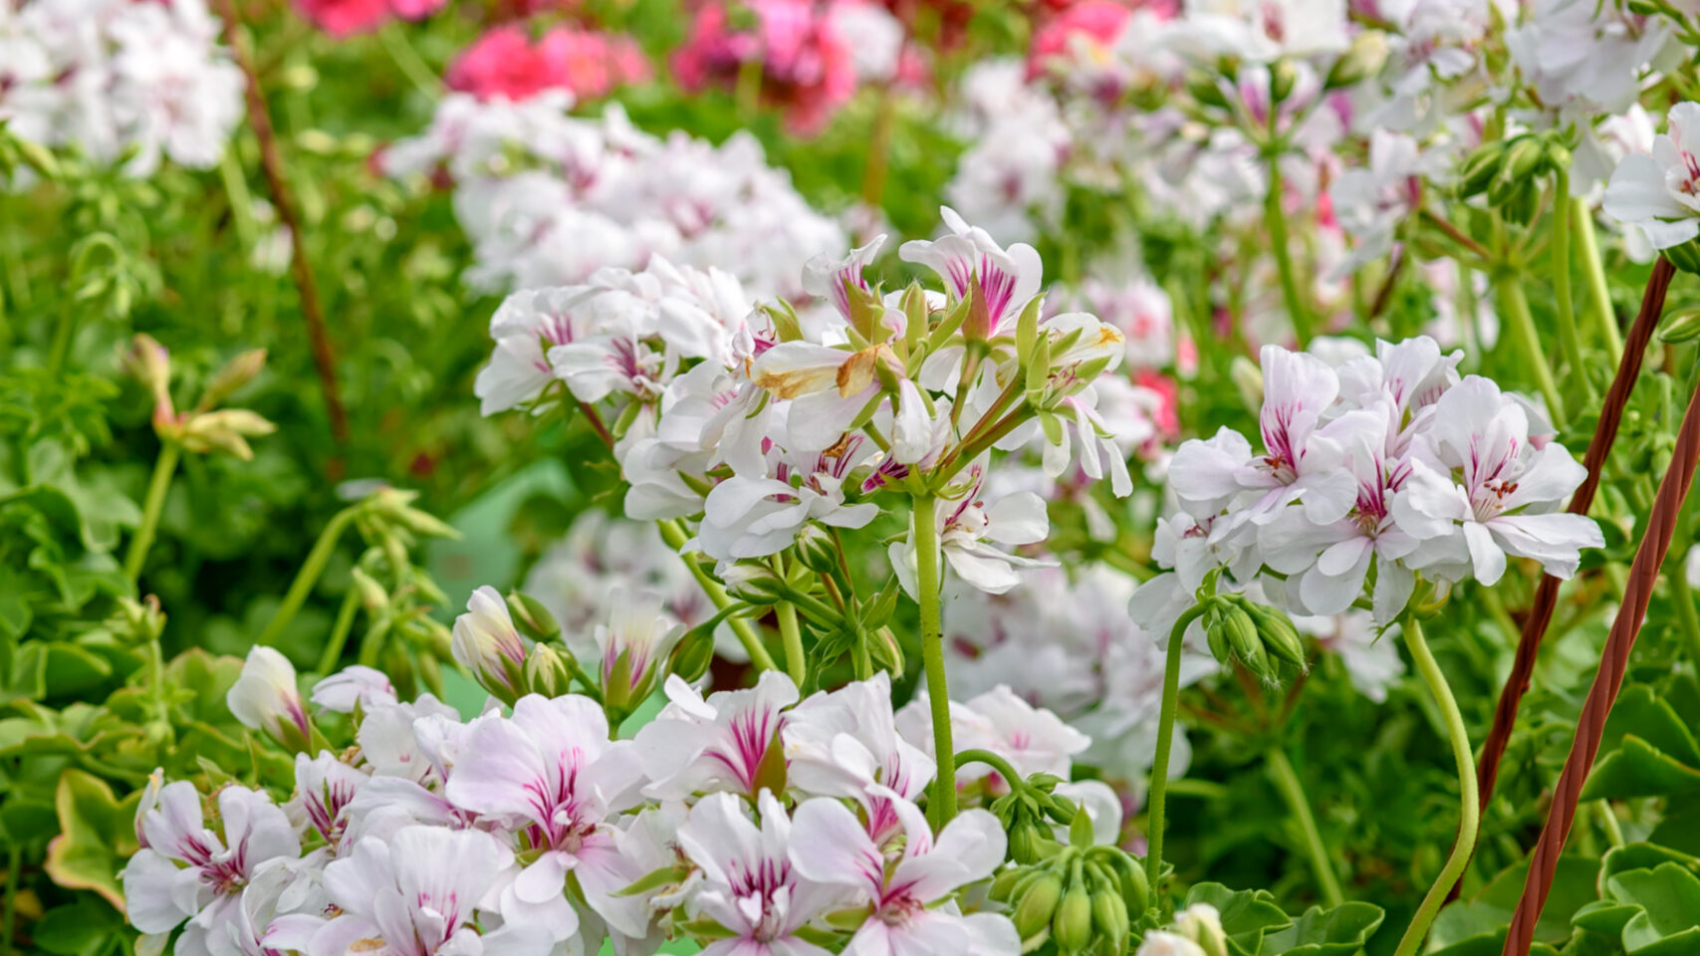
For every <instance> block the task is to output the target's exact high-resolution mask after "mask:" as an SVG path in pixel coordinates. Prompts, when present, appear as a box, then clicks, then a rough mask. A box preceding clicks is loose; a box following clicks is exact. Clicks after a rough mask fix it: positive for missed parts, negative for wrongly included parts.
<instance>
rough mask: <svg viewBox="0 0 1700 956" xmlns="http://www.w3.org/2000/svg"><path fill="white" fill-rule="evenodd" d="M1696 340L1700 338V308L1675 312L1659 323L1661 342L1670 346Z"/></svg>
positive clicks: (1692, 307) (1695, 307)
mask: <svg viewBox="0 0 1700 956" xmlns="http://www.w3.org/2000/svg"><path fill="white" fill-rule="evenodd" d="M1696 338H1700V306H1691V307H1689V308H1686V309H1682V310H1679V311H1677V312H1673V313H1671V314H1670V315H1669V316H1666V317H1665V319H1664V320H1663V321H1662V322H1660V323H1659V341H1661V342H1664V343H1666V344H1668V345H1675V344H1677V343H1679V342H1689V341H1693V340H1694V339H1696Z"/></svg>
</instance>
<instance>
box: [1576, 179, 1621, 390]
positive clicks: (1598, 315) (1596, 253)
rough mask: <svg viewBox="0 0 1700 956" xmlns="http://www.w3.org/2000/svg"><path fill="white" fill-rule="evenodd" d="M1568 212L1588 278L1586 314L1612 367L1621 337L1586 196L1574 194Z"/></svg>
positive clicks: (1619, 348)
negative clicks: (1589, 316)
mask: <svg viewBox="0 0 1700 956" xmlns="http://www.w3.org/2000/svg"><path fill="white" fill-rule="evenodd" d="M1570 214H1571V215H1572V216H1574V217H1575V219H1576V221H1575V222H1574V223H1573V224H1572V225H1574V226H1575V229H1576V249H1577V251H1578V252H1579V253H1580V254H1581V257H1582V266H1583V270H1582V272H1583V275H1584V276H1586V277H1587V280H1588V300H1589V303H1590V304H1591V305H1592V306H1593V308H1591V309H1589V310H1588V314H1589V315H1592V316H1593V317H1594V328H1595V331H1597V332H1598V333H1599V335H1600V341H1602V342H1604V343H1605V346H1606V351H1607V352H1609V353H1611V364H1612V367H1613V368H1615V367H1617V363H1618V362H1619V361H1621V360H1622V359H1623V337H1622V336H1621V335H1619V334H1618V331H1617V316H1616V315H1615V314H1614V313H1613V312H1612V307H1611V293H1610V292H1609V291H1607V289H1606V267H1605V262H1604V261H1603V260H1602V259H1601V258H1600V244H1599V242H1598V241H1596V240H1595V238H1594V212H1593V210H1592V209H1589V208H1588V200H1587V198H1586V197H1583V196H1576V197H1573V198H1572V199H1571V200H1570Z"/></svg>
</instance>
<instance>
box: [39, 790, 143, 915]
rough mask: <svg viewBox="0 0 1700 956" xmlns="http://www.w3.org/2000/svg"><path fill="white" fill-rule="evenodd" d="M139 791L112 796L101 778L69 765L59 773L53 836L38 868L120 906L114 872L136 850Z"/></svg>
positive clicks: (120, 891)
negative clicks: (44, 860)
mask: <svg viewBox="0 0 1700 956" xmlns="http://www.w3.org/2000/svg"><path fill="white" fill-rule="evenodd" d="M141 799H142V793H141V791H140V790H138V791H136V792H134V793H132V794H130V795H129V796H128V797H126V798H124V800H123V801H122V802H120V801H118V800H116V799H115V798H114V797H113V796H112V788H111V787H109V786H107V783H106V781H104V780H102V779H100V778H99V777H96V776H94V775H93V774H90V773H85V772H84V771H81V770H77V769H74V768H73V769H69V770H66V771H65V772H64V773H62V774H60V775H59V788H58V791H57V792H56V793H55V795H54V801H53V802H54V806H55V808H56V809H57V811H58V816H59V835H58V836H56V837H54V838H53V840H52V841H51V842H50V843H48V845H47V863H46V866H45V867H44V869H46V870H47V874H48V875H49V876H51V877H52V878H53V882H55V883H57V884H59V885H60V886H63V887H65V888H67V889H73V890H93V891H94V892H95V893H96V894H98V895H99V896H100V897H101V898H102V899H105V900H106V901H107V902H108V903H111V904H112V905H113V906H114V907H116V908H117V909H118V911H119V912H123V911H124V888H123V886H122V885H121V884H120V882H119V880H118V871H119V870H120V869H122V868H123V866H124V861H125V860H127V859H129V858H130V856H131V854H133V853H135V852H136V850H137V849H138V846H137V843H136V829H135V825H134V820H135V817H136V806H137V804H139V803H140V802H141Z"/></svg>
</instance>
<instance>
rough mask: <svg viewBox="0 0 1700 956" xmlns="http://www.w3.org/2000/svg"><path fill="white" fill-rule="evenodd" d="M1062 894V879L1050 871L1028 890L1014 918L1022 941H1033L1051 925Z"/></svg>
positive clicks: (1017, 907)
mask: <svg viewBox="0 0 1700 956" xmlns="http://www.w3.org/2000/svg"><path fill="white" fill-rule="evenodd" d="M1062 894H1063V884H1062V877H1060V876H1058V875H1057V874H1056V873H1054V872H1050V871H1046V872H1045V874H1044V875H1043V876H1041V877H1039V878H1038V879H1037V880H1035V881H1034V882H1033V885H1032V886H1030V887H1028V888H1027V892H1026V893H1025V894H1023V895H1022V897H1021V902H1020V903H1019V904H1018V905H1017V906H1016V908H1015V916H1014V921H1015V931H1016V932H1017V933H1019V934H1020V935H1021V938H1022V939H1031V938H1032V937H1034V936H1035V935H1037V934H1038V933H1039V931H1040V930H1042V929H1044V928H1045V927H1046V926H1048V925H1050V922H1051V916H1052V914H1054V913H1055V912H1056V911H1057V904H1058V903H1059V902H1061V901H1062Z"/></svg>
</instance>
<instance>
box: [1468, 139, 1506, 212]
mask: <svg viewBox="0 0 1700 956" xmlns="http://www.w3.org/2000/svg"><path fill="white" fill-rule="evenodd" d="M1504 159H1505V141H1504V140H1494V141H1493V142H1491V143H1484V144H1483V145H1482V146H1481V147H1480V148H1479V149H1477V150H1476V151H1475V152H1473V153H1471V154H1470V156H1469V158H1467V159H1465V160H1464V165H1463V167H1462V168H1460V169H1459V171H1458V196H1459V198H1462V199H1468V198H1470V197H1471V196H1475V195H1477V194H1479V193H1481V192H1483V191H1484V190H1486V189H1487V188H1488V184H1489V183H1491V182H1493V180H1494V177H1496V176H1498V175H1499V168H1500V165H1501V164H1502V163H1503V161H1504Z"/></svg>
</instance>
